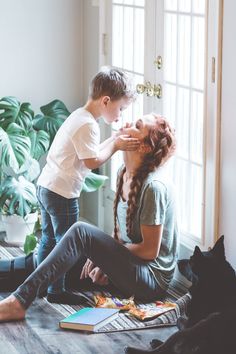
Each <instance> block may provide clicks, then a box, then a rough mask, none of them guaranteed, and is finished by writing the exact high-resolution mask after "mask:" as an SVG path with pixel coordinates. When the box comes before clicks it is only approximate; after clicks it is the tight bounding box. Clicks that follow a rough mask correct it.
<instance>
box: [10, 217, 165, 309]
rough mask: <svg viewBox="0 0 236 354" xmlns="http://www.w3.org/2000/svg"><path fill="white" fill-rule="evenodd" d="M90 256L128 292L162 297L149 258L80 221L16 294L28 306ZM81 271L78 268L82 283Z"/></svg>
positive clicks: (146, 297) (145, 297) (143, 297)
mask: <svg viewBox="0 0 236 354" xmlns="http://www.w3.org/2000/svg"><path fill="white" fill-rule="evenodd" d="M87 258H89V259H90V260H91V261H92V262H93V263H94V264H95V265H96V266H98V267H99V268H100V269H101V270H102V271H103V272H104V273H105V274H106V275H107V276H108V278H109V280H110V282H111V283H112V284H113V285H114V286H115V287H116V288H117V289H119V291H120V292H121V293H123V294H124V295H125V296H132V295H134V296H135V297H136V298H137V299H139V300H143V301H153V300H156V299H161V298H162V297H163V295H164V291H163V290H162V289H161V287H160V285H159V284H158V282H157V280H156V278H155V277H154V275H153V273H152V271H151V270H150V269H149V266H148V262H147V261H146V262H145V261H143V260H141V259H140V258H139V257H136V256H135V255H133V254H132V253H131V252H130V251H129V250H128V249H127V248H126V247H125V246H124V245H122V244H120V243H118V242H117V241H115V240H114V239H113V238H112V237H111V236H109V235H107V234H105V233H104V232H103V231H101V230H99V229H98V228H97V227H95V226H92V225H90V224H87V223H83V222H77V223H75V224H74V225H73V226H71V228H70V229H69V230H68V231H67V232H66V234H65V236H64V237H63V238H62V240H61V241H60V242H59V243H58V245H57V246H56V247H55V248H54V249H53V250H52V252H51V253H50V254H49V256H48V257H47V258H46V259H45V260H44V261H43V262H42V263H41V264H40V265H39V266H38V267H37V269H36V270H35V271H34V272H33V273H32V274H31V275H30V276H29V277H28V278H27V279H26V280H25V282H24V283H23V284H22V285H21V286H19V287H18V288H17V290H16V291H15V292H14V293H13V295H14V296H15V297H16V298H17V299H18V300H19V301H20V302H21V304H22V305H23V306H24V307H25V308H26V309H27V308H28V307H29V306H30V304H31V303H32V301H33V300H34V299H35V297H36V296H37V294H38V293H40V292H41V291H43V290H44V289H46V288H47V286H48V285H49V284H50V283H53V282H55V280H57V279H58V278H60V277H61V275H62V274H64V273H66V272H67V271H68V270H69V269H71V268H72V267H73V266H74V265H75V264H76V266H78V269H80V270H81V269H82V267H83V265H84V263H85V261H86V259H87ZM79 278H80V271H78V283H79Z"/></svg>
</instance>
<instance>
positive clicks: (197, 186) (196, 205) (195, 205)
mask: <svg viewBox="0 0 236 354" xmlns="http://www.w3.org/2000/svg"><path fill="white" fill-rule="evenodd" d="M189 199H190V215H189V219H190V225H189V232H190V233H191V234H192V235H194V236H196V237H199V238H201V229H202V228H201V225H202V168H201V167H199V166H196V165H193V164H192V166H191V173H190V194H189Z"/></svg>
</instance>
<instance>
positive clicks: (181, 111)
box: [177, 88, 190, 159]
mask: <svg viewBox="0 0 236 354" xmlns="http://www.w3.org/2000/svg"><path fill="white" fill-rule="evenodd" d="M177 97H178V101H177V140H178V155H180V156H181V157H184V158H185V159H188V156H189V111H190V109H189V90H188V89H184V88H179V89H178V96H177Z"/></svg>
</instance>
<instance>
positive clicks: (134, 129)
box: [122, 114, 158, 141]
mask: <svg viewBox="0 0 236 354" xmlns="http://www.w3.org/2000/svg"><path fill="white" fill-rule="evenodd" d="M157 119H158V117H154V116H153V115H152V114H147V115H145V116H143V117H142V118H139V119H137V120H136V121H135V122H134V123H132V125H131V126H130V127H127V128H122V133H123V134H128V135H130V136H131V137H132V138H138V139H140V140H141V141H142V140H143V139H144V138H145V137H146V136H147V135H148V133H149V131H150V128H152V127H153V126H155V124H156V122H157Z"/></svg>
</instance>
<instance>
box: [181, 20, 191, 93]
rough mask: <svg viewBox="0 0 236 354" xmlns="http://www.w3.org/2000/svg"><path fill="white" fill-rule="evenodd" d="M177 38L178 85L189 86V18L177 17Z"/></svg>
mask: <svg viewBox="0 0 236 354" xmlns="http://www.w3.org/2000/svg"><path fill="white" fill-rule="evenodd" d="M178 37H179V38H178V43H179V48H178V49H179V50H178V83H180V84H182V85H186V86H187V85H189V84H190V60H191V57H190V55H191V48H190V37H191V22H190V16H182V15H181V16H179V31H178Z"/></svg>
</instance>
